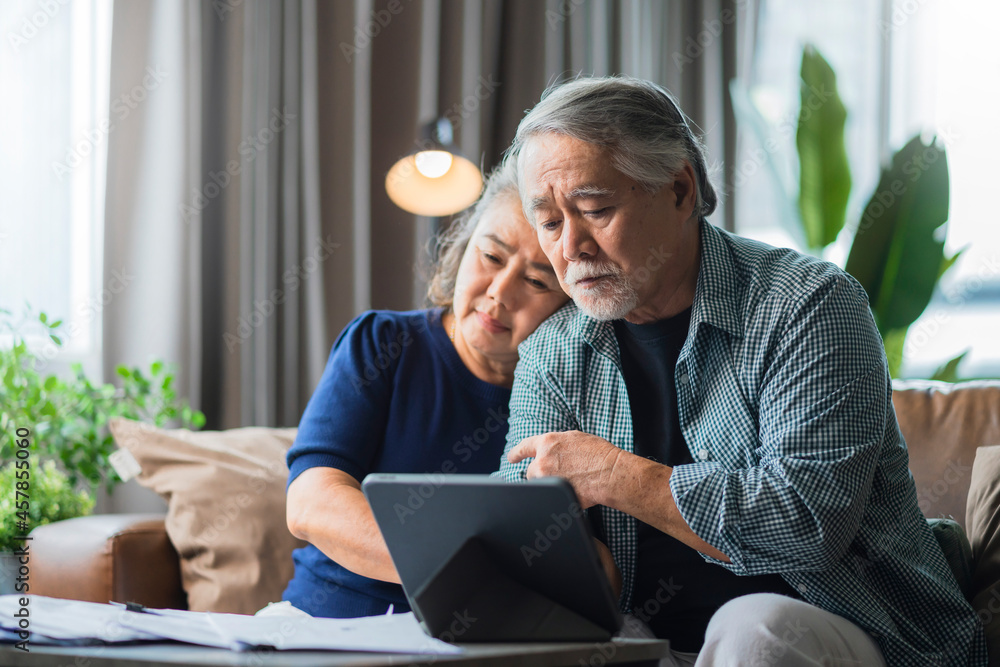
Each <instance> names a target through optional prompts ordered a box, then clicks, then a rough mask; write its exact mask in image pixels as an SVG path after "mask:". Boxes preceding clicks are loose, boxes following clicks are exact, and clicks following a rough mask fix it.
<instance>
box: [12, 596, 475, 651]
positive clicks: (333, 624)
mask: <svg viewBox="0 0 1000 667" xmlns="http://www.w3.org/2000/svg"><path fill="white" fill-rule="evenodd" d="M22 597H25V596H18V595H3V596H0V642H7V643H13V642H17V641H19V639H18V631H19V630H20V629H21V628H20V627H19V626H18V623H19V619H18V618H15V616H14V614H15V613H16V612H18V611H19V610H20V609H21V607H22V606H21V598H22ZM27 598H28V604H27V605H26V609H27V610H28V612H29V616H28V619H29V629H30V632H31V640H30V641H31V642H32V643H38V644H63V645H80V644H93V643H117V642H134V641H164V640H173V641H179V642H185V643H189V644H200V645H202V646H216V647H221V648H228V649H233V650H237V651H239V650H247V649H253V648H259V647H271V648H274V649H277V650H290V649H312V650H335V651H379V652H388V653H431V654H453V653H461V652H462V649H460V648H458V647H457V646H452V645H451V644H446V643H445V642H442V641H439V640H437V639H433V638H431V637H428V636H427V635H426V634H425V633H424V632H423V630H421V628H420V624H419V623H418V622H417V620H416V618H414V616H413V614H412V613H408V614H388V615H385V616H368V617H365V618H344V619H339V618H338V619H334V618H299V617H289V616H243V615H240V614H213V613H206V612H194V611H179V610H176V609H147V610H145V611H142V612H139V611H129V610H127V609H125V608H124V606H122V605H117V604H97V603H94V602H80V601H78V600H61V599H58V598H48V597H42V596H39V595H30V596H27Z"/></svg>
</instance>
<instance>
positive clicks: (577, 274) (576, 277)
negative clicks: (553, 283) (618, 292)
mask: <svg viewBox="0 0 1000 667" xmlns="http://www.w3.org/2000/svg"><path fill="white" fill-rule="evenodd" d="M623 274H624V271H622V269H621V267H620V266H618V265H617V264H612V263H611V262H587V263H586V264H570V265H569V266H568V267H566V273H565V274H564V276H563V280H565V281H566V284H567V285H573V284H575V283H578V282H580V281H581V280H586V279H587V278H599V277H601V276H615V277H617V276H621V275H623Z"/></svg>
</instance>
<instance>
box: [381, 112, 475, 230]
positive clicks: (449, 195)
mask: <svg viewBox="0 0 1000 667" xmlns="http://www.w3.org/2000/svg"><path fill="white" fill-rule="evenodd" d="M418 145H419V148H418V149H417V150H415V151H413V152H412V153H410V154H409V155H407V156H405V157H403V158H401V159H400V160H399V161H398V162H396V164H394V165H393V166H392V169H390V170H389V173H388V174H387V175H386V177H385V191H386V193H388V195H389V199H391V200H392V202H393V203H394V204H396V206H398V207H400V208H401V209H403V210H404V211H408V212H409V213H414V214H416V215H425V216H429V217H441V216H446V215H452V214H453V213H458V212H459V211H461V210H463V209H466V208H468V207H469V206H471V205H472V204H473V203H474V202H475V201H476V199H478V198H479V193H480V192H481V191H482V189H483V176H482V174H481V173H480V171H479V168H478V167H477V166H476V165H474V164H473V163H472V162H470V161H469V160H468V159H467V158H465V157H463V156H462V155H461V154H460V153H459V152H458V148H457V147H456V146H455V142H454V128H453V127H452V124H451V121H449V120H448V119H447V118H439V119H437V120H435V121H431V122H430V123H427V124H426V125H424V127H423V128H422V129H421V137H420V140H419V141H418Z"/></svg>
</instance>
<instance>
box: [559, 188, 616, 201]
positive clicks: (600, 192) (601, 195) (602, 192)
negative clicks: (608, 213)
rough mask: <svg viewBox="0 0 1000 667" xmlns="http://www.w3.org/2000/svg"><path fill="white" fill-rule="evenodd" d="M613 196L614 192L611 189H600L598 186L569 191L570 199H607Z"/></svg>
mask: <svg viewBox="0 0 1000 667" xmlns="http://www.w3.org/2000/svg"><path fill="white" fill-rule="evenodd" d="M614 196H615V191H614V190H612V189H611V188H602V187H600V186H598V185H583V186H581V187H579V188H573V189H572V190H570V191H569V198H570V199H609V198H611V197H614Z"/></svg>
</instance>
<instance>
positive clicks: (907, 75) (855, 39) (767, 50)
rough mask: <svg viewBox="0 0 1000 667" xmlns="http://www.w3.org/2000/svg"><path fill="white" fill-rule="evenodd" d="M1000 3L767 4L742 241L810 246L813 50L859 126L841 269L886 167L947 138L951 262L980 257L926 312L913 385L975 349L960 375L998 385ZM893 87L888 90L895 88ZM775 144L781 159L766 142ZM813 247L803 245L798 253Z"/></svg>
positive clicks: (838, 256) (917, 334)
mask: <svg viewBox="0 0 1000 667" xmlns="http://www.w3.org/2000/svg"><path fill="white" fill-rule="evenodd" d="M998 20H1000V4H997V3H995V2H994V1H993V0H970V1H968V2H963V3H951V4H946V3H944V2H942V1H941V0H884V1H883V2H872V1H871V0H844V1H843V2H837V3H829V2H821V1H820V0H809V1H807V2H801V1H799V2H796V1H794V0H764V2H763V3H762V6H761V13H760V23H759V29H758V34H757V43H756V53H755V60H754V63H753V66H752V68H751V73H750V75H749V77H748V79H749V80H748V82H747V87H746V88H747V92H748V95H749V97H750V99H752V100H753V102H754V105H755V106H756V108H757V109H758V110H759V111H760V113H761V115H762V116H763V117H764V120H765V121H766V127H767V130H766V132H767V134H766V135H764V136H761V132H759V131H758V132H757V133H756V134H754V132H747V131H746V130H747V128H746V124H745V123H741V141H740V146H739V151H738V156H737V164H736V168H735V173H736V176H735V179H734V183H733V185H734V190H735V193H734V199H735V204H736V223H737V230H736V231H737V232H738V233H740V234H743V235H745V236H749V237H752V238H757V239H760V240H762V241H765V242H767V243H771V244H772V245H777V246H785V247H793V248H795V247H798V246H797V244H796V241H795V238H794V236H793V235H792V234H791V233H790V232H789V230H788V228H789V226H790V225H791V224H797V223H795V221H794V220H790V219H789V217H790V216H793V215H796V210H797V209H796V204H795V197H796V193H797V190H798V171H797V169H798V166H797V155H796V150H795V129H796V120H797V117H798V111H799V64H800V60H801V53H802V47H803V45H804V44H806V43H812V44H814V45H815V46H816V47H817V48H818V49H819V51H820V52H821V53H822V54H823V55H824V57H825V58H826V59H827V60H828V61H829V62H830V64H831V66H832V67H833V69H834V71H835V72H836V74H837V86H838V90H839V92H840V96H841V98H842V99H843V102H844V106H845V107H846V108H847V112H848V119H847V126H846V140H847V152H848V159H849V160H850V165H851V176H852V186H851V196H850V200H849V202H848V209H847V224H846V225H845V229H844V231H843V232H842V233H841V235H840V236H839V237H838V239H837V241H836V242H835V243H834V244H833V245H831V246H830V247H829V248H827V251H826V254H825V256H824V258H825V259H828V260H830V261H832V262H835V263H837V264H839V265H841V266H843V265H844V262H845V261H846V258H847V254H848V252H849V251H850V245H851V241H852V240H853V231H852V230H853V226H854V224H855V223H856V221H857V220H858V219H859V218H860V216H861V213H862V210H863V208H864V205H865V204H866V203H867V201H868V198H869V197H870V196H871V194H872V191H873V190H874V188H875V185H876V184H877V182H878V178H879V174H880V165H881V164H882V163H883V162H885V161H887V160H888V159H889V157H890V156H891V155H892V153H893V152H894V151H896V150H898V149H899V148H900V147H901V146H902V145H903V144H904V143H905V142H906V141H907V140H908V139H909V138H910V137H912V136H913V135H914V134H916V133H918V132H921V131H923V132H926V133H928V134H936V135H937V136H938V138H939V141H942V142H943V143H944V144H945V146H946V148H947V151H948V163H949V172H950V183H951V195H950V197H951V200H950V201H951V206H950V213H949V222H948V241H947V245H946V249H945V250H946V252H947V253H948V254H952V253H954V252H956V251H957V250H959V249H961V248H963V247H966V246H967V247H968V248H967V250H966V252H965V254H964V255H963V257H962V259H960V260H959V262H958V263H957V264H956V265H955V266H954V267H953V268H952V269H951V271H950V272H949V274H948V275H947V276H945V278H944V279H943V280H942V282H941V285H940V288H939V290H938V292H937V293H936V294H935V296H934V299H933V300H932V302H931V304H930V305H929V306H928V308H927V310H926V311H925V312H924V314H923V316H922V317H921V318H920V319H919V320H918V321H917V322H916V323H914V325H913V326H912V327H911V328H910V332H909V335H908V337H907V346H906V352H905V356H904V363H903V368H902V375H903V376H904V377H928V376H930V375H931V374H932V373H933V372H934V370H935V369H936V368H937V367H938V366H939V365H940V364H942V363H944V362H945V361H947V360H949V359H951V358H952V357H955V356H956V355H958V354H960V353H961V352H963V351H964V350H966V349H969V350H970V353H969V355H968V356H967V358H966V359H965V361H964V362H963V364H962V366H961V367H960V371H959V375H960V376H961V377H963V378H967V377H1000V347H998V346H997V345H996V344H995V342H994V339H995V337H996V334H995V332H996V331H997V330H1000V307H998V306H1000V250H998V249H1000V226H998V225H997V224H996V222H995V219H996V216H995V214H993V208H994V207H993V206H992V203H991V202H990V200H989V196H990V193H991V188H993V184H992V183H991V182H990V181H991V180H992V178H993V174H995V172H996V170H995V169H993V168H992V164H991V163H992V161H993V157H992V156H994V155H997V154H1000V128H998V126H997V123H996V122H995V119H994V118H993V117H995V115H996V108H997V102H998V101H1000V94H998V92H997V90H996V87H995V86H993V85H992V83H991V82H990V81H989V80H988V79H989V78H990V77H991V76H992V73H993V72H996V71H998V68H1000V53H998V52H997V50H996V49H995V47H994V45H993V40H994V39H995V37H994V36H993V35H992V32H993V30H994V27H995V26H996V25H997V24H998V23H997V22H998ZM883 82H885V83H884V84H883ZM766 139H771V140H772V141H771V142H770V147H771V150H764V149H763V147H762V146H763V140H766ZM798 249H800V250H801V249H802V248H798Z"/></svg>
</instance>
